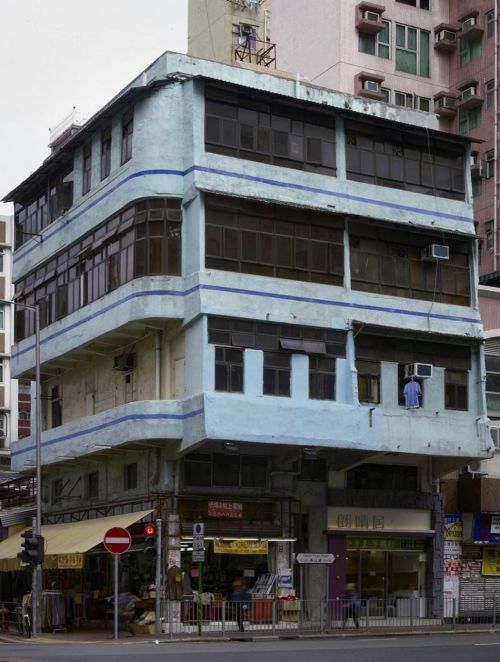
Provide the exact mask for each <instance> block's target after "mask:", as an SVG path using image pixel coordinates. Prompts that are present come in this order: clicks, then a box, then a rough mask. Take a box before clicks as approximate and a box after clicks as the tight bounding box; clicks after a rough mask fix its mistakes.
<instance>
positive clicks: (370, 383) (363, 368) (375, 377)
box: [356, 359, 382, 405]
mask: <svg viewBox="0 0 500 662" xmlns="http://www.w3.org/2000/svg"><path fill="white" fill-rule="evenodd" d="M356 371H357V373H358V379H357V382H358V399H359V402H360V404H372V405H379V404H381V402H382V363H381V361H372V360H368V359H356ZM362 383H364V384H365V385H366V387H365V388H364V389H363V391H365V392H366V393H367V397H366V398H363V399H362V398H361V397H360V393H361V391H362V389H361V388H360V385H361V384H362Z"/></svg>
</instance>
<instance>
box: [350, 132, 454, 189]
mask: <svg viewBox="0 0 500 662" xmlns="http://www.w3.org/2000/svg"><path fill="white" fill-rule="evenodd" d="M345 130H346V170H347V179H349V180H354V181H358V182H364V183H367V184H376V185H378V186H390V187H393V188H398V189H404V190H407V191H415V192H417V193H418V192H420V193H425V194H426V195H436V196H440V197H444V198H453V199H455V200H463V199H464V197H465V168H464V166H465V144H463V143H462V144H460V143H459V142H457V141H455V143H453V142H452V141H451V140H448V139H446V138H445V137H444V136H443V137H440V138H439V139H437V138H436V139H435V138H434V137H433V136H430V135H429V136H427V135H419V134H417V133H412V134H411V135H410V134H406V133H402V132H399V131H395V130H394V129H393V128H389V127H387V128H386V127H385V126H384V125H383V124H380V125H372V124H370V123H368V122H362V121H359V122H358V121H354V120H346V121H345Z"/></svg>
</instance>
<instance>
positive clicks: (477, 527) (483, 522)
mask: <svg viewBox="0 0 500 662" xmlns="http://www.w3.org/2000/svg"><path fill="white" fill-rule="evenodd" d="M498 517H499V516H498V515H492V514H491V513H476V514H475V515H474V529H473V532H472V536H473V537H472V540H473V542H474V543H476V544H484V543H489V544H490V545H500V531H499V532H498V533H497V531H496V528H497V523H498V520H497V518H498Z"/></svg>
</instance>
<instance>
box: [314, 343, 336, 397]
mask: <svg viewBox="0 0 500 662" xmlns="http://www.w3.org/2000/svg"><path fill="white" fill-rule="evenodd" d="M327 362H329V363H333V369H330V370H328V369H326V367H325V365H324V364H326V363H327ZM336 373H337V359H336V358H335V357H326V356H321V355H318V354H310V355H309V399H310V400H327V401H334V400H335V399H336V383H335V382H336V376H337V374H336ZM332 378H333V384H332V387H333V388H332V389H331V390H329V389H328V381H329V380H331V379H332Z"/></svg>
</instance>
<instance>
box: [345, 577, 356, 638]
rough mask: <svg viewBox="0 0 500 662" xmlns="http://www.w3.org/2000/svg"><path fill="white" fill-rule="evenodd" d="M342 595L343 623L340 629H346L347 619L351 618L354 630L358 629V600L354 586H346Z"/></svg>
mask: <svg viewBox="0 0 500 662" xmlns="http://www.w3.org/2000/svg"><path fill="white" fill-rule="evenodd" d="M345 589H346V590H345V595H344V623H343V626H342V627H344V628H345V627H346V625H347V621H348V620H349V618H352V620H353V621H354V625H355V626H356V629H359V608H360V600H359V595H358V593H357V591H356V585H355V584H347V586H346V587H345Z"/></svg>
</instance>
